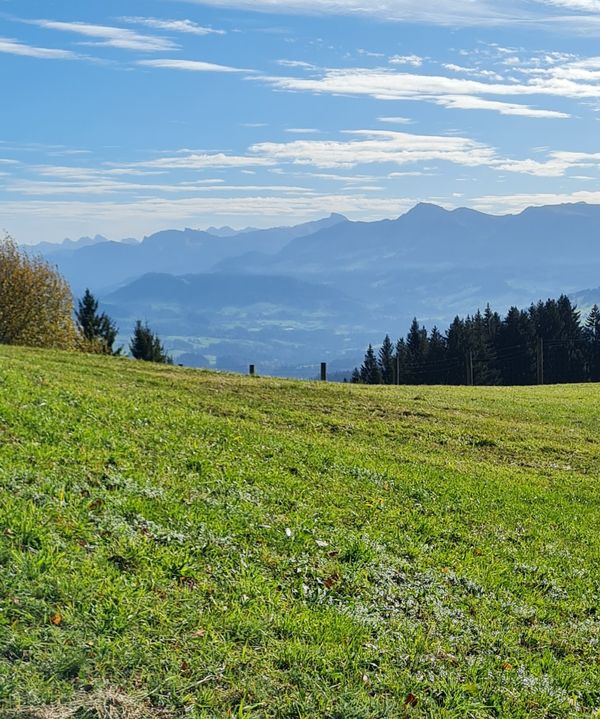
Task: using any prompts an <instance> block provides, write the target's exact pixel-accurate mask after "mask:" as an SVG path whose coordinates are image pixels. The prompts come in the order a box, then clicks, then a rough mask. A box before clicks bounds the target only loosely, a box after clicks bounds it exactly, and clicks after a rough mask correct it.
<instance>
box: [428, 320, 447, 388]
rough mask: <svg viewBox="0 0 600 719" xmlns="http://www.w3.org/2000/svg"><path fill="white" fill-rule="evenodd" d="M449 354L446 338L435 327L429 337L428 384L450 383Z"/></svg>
mask: <svg viewBox="0 0 600 719" xmlns="http://www.w3.org/2000/svg"><path fill="white" fill-rule="evenodd" d="M447 352H448V348H447V346H446V338H445V337H444V336H443V335H442V333H441V332H440V331H439V330H438V328H437V327H435V326H434V327H433V329H432V330H431V334H430V335H429V347H428V351H427V367H426V371H425V380H424V381H425V382H427V384H447V383H448V380H449V376H448V356H447Z"/></svg>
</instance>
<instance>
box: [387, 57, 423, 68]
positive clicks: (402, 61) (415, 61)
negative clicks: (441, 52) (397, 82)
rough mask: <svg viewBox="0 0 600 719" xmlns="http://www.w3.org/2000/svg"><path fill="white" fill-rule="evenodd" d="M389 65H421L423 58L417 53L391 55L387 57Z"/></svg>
mask: <svg viewBox="0 0 600 719" xmlns="http://www.w3.org/2000/svg"><path fill="white" fill-rule="evenodd" d="M388 62H389V63H390V65H410V66H411V67H421V65H422V64H423V58H422V57H419V55H393V56H392V57H390V58H389V60H388Z"/></svg>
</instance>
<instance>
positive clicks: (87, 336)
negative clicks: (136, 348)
mask: <svg viewBox="0 0 600 719" xmlns="http://www.w3.org/2000/svg"><path fill="white" fill-rule="evenodd" d="M75 316H76V318H77V326H78V327H79V331H80V332H81V335H82V337H83V338H84V340H86V342H87V345H88V349H91V350H95V351H98V352H101V353H103V354H115V355H117V354H121V348H119V349H118V350H114V349H113V346H114V343H115V340H116V338H117V334H118V332H119V330H118V328H117V326H116V325H115V323H114V322H113V321H112V320H111V319H110V317H109V316H108V315H107V314H105V313H104V312H102V313H98V300H97V299H96V298H95V297H94V295H93V294H92V293H91V292H90V291H89V289H87V290H86V291H85V294H84V295H83V297H82V299H80V300H79V303H78V307H77V312H76V313H75Z"/></svg>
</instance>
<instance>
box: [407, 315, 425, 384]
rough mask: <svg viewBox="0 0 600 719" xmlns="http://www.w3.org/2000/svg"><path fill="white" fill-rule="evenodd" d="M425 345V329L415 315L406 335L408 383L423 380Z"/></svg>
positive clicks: (417, 382)
mask: <svg viewBox="0 0 600 719" xmlns="http://www.w3.org/2000/svg"><path fill="white" fill-rule="evenodd" d="M427 346H428V338H427V330H426V329H425V328H424V327H421V326H420V325H419V322H418V321H417V318H416V317H415V318H414V319H413V321H412V324H411V326H410V330H409V331H408V335H407V336H406V354H407V364H408V366H409V371H408V383H409V384H419V383H421V382H424V381H425V377H424V367H423V365H424V363H425V361H426V359H427Z"/></svg>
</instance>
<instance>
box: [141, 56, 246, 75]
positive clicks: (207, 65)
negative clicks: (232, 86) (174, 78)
mask: <svg viewBox="0 0 600 719" xmlns="http://www.w3.org/2000/svg"><path fill="white" fill-rule="evenodd" d="M136 65H142V66H143V67H158V68H163V69H166V70H183V71H185V72H245V73H249V72H252V71H251V70H242V69H240V68H237V67H228V66H227V65H216V64H215V63H212V62H201V61H200V60H171V59H168V58H165V59H161V60H138V61H137V63H136Z"/></svg>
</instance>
